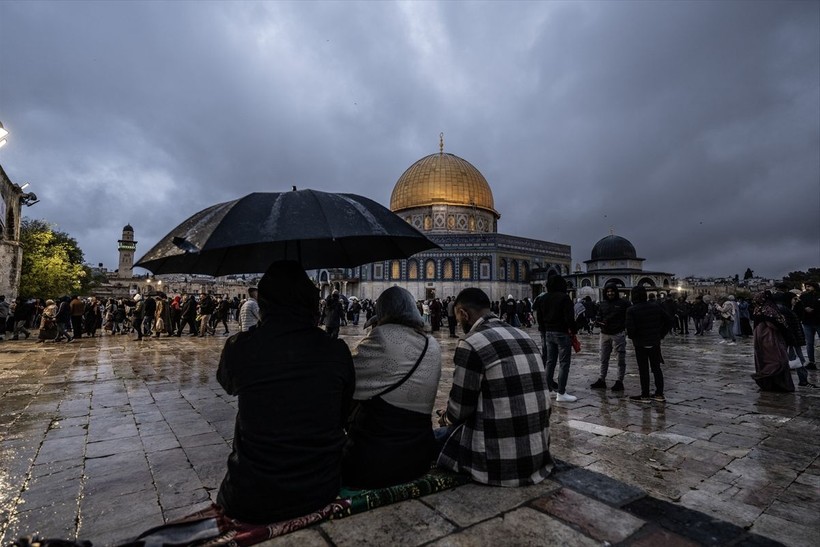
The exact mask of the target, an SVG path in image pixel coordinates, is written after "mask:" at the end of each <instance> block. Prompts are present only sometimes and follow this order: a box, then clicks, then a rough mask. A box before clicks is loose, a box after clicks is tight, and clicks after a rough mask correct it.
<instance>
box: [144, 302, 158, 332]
mask: <svg viewBox="0 0 820 547" xmlns="http://www.w3.org/2000/svg"><path fill="white" fill-rule="evenodd" d="M142 306H143V319H142V334H143V335H145V336H151V334H152V333H153V332H154V321H155V320H156V318H155V317H154V315H155V314H156V312H157V301H156V299H155V298H153V297H151V296H148V297H146V298H145V300H143V302H142Z"/></svg>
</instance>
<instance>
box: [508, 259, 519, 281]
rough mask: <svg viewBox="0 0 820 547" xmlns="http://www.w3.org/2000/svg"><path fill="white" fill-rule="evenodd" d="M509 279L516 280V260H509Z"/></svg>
mask: <svg viewBox="0 0 820 547" xmlns="http://www.w3.org/2000/svg"><path fill="white" fill-rule="evenodd" d="M510 281H518V261H517V260H513V261H512V262H510Z"/></svg>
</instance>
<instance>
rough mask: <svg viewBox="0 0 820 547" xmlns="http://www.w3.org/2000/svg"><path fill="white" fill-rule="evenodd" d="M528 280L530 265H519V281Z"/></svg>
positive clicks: (527, 263) (524, 263) (523, 263)
mask: <svg viewBox="0 0 820 547" xmlns="http://www.w3.org/2000/svg"><path fill="white" fill-rule="evenodd" d="M529 279H530V264H529V262H522V263H521V281H529Z"/></svg>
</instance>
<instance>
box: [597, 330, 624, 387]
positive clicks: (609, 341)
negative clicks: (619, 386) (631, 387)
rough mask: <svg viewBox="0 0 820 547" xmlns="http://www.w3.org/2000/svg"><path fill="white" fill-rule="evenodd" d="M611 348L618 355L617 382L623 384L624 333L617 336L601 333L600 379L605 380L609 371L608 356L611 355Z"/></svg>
mask: <svg viewBox="0 0 820 547" xmlns="http://www.w3.org/2000/svg"><path fill="white" fill-rule="evenodd" d="M613 347H614V348H615V352H616V353H617V354H618V380H619V381H621V382H623V381H624V376H626V332H619V333H618V334H604V333H603V332H602V333H601V338H600V351H601V379H602V380H606V374H607V371H609V356H610V355H612V348H613Z"/></svg>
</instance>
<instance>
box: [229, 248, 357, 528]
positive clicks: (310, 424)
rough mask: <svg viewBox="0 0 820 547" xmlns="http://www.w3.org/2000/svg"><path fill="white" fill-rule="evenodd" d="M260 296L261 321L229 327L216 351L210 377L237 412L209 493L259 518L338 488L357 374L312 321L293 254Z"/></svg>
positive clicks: (305, 507)
mask: <svg viewBox="0 0 820 547" xmlns="http://www.w3.org/2000/svg"><path fill="white" fill-rule="evenodd" d="M258 300H259V309H260V312H261V315H262V320H261V322H260V324H259V326H257V327H256V328H255V329H252V330H250V331H247V332H240V333H238V334H235V335H233V336H232V337H230V338H229V339H228V341H227V342H226V344H225V347H224V349H223V350H222V356H221V358H220V361H219V368H218V371H217V379H218V380H219V383H220V384H221V385H222V387H223V388H225V391H226V392H228V393H229V394H230V395H236V396H237V397H238V399H239V401H238V402H239V412H238V414H237V417H236V426H235V429H234V438H233V451H232V452H231V455H230V456H229V457H228V470H227V473H226V474H225V478H224V479H223V481H222V485H221V486H220V488H219V494H218V495H217V503H218V504H219V505H221V506H222V508H223V509H224V511H225V514H226V515H228V516H229V517H231V518H235V519H238V520H241V521H245V522H249V523H254V524H265V523H273V522H278V521H282V520H286V519H291V518H294V517H298V516H302V515H306V514H308V513H311V512H313V511H316V510H318V509H321V508H322V507H324V506H325V505H327V504H328V503H330V502H331V501H333V500H334V499H335V498H336V496H337V495H338V494H339V490H340V488H341V462H342V449H343V447H344V445H345V440H346V439H345V432H344V425H345V421H346V418H347V415H348V412H349V408H350V405H351V401H352V400H353V390H354V383H355V381H354V371H353V359H352V357H351V355H350V350H349V349H348V347H347V344H345V342H344V341H342V340H338V339H334V338H331V337H329V336H327V334H326V333H325V332H324V331H322V330H321V329H320V328H318V327H317V326H316V319H317V318H316V314H317V311H318V306H319V295H318V292H317V290H316V287H315V286H314V285H313V283H312V282H311V281H310V279H309V278H308V276H307V275H306V274H305V271H304V270H303V269H302V267H301V266H300V265H299V264H298V263H297V262H295V261H282V262H274V263H273V264H272V265H271V267H270V268H269V269H268V271H267V272H266V273H265V275H264V276H263V277H262V280H261V281H260V283H259V285H258Z"/></svg>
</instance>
